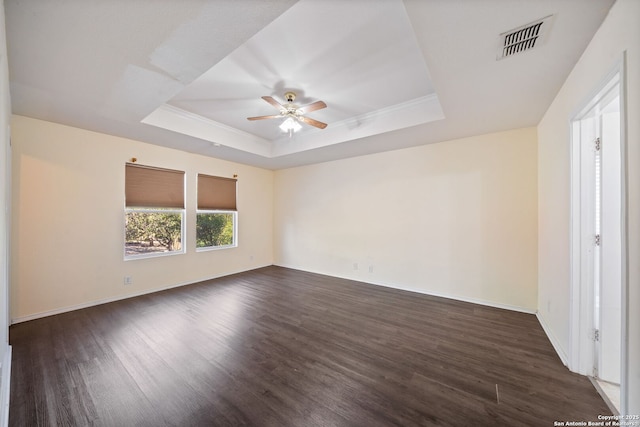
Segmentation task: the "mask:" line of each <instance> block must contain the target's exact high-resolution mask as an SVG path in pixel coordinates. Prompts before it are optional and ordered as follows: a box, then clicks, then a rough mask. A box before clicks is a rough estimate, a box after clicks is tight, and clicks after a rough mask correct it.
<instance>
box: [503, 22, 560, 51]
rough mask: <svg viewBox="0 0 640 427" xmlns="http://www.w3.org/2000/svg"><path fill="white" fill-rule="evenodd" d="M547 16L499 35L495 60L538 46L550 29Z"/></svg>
mask: <svg viewBox="0 0 640 427" xmlns="http://www.w3.org/2000/svg"><path fill="white" fill-rule="evenodd" d="M552 17H553V15H549V16H547V17H544V18H542V19H539V20H537V21H535V22H532V23H530V24H527V25H523V26H522V27H518V28H515V29H513V30H510V31H507V32H505V33H502V34H500V42H499V46H498V55H497V59H503V58H507V57H509V56H513V55H515V54H517V53H521V52H526V51H528V50H531V49H533V48H534V47H537V46H540V45H541V44H542V43H543V41H544V38H545V36H546V35H547V34H548V33H549V29H550V27H551V18H552Z"/></svg>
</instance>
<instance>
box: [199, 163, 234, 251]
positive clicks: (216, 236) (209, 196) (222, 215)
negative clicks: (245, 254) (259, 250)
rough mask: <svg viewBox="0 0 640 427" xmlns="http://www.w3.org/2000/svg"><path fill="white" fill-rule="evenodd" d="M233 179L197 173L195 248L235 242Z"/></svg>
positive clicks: (209, 247)
mask: <svg viewBox="0 0 640 427" xmlns="http://www.w3.org/2000/svg"><path fill="white" fill-rule="evenodd" d="M237 217H238V215H237V210H236V179H231V178H222V177H218V176H210V175H203V174H198V211H197V213H196V249H198V250H203V249H218V248H229V247H235V246H237Z"/></svg>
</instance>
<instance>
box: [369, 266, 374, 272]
mask: <svg viewBox="0 0 640 427" xmlns="http://www.w3.org/2000/svg"><path fill="white" fill-rule="evenodd" d="M369 273H373V265H370V266H369Z"/></svg>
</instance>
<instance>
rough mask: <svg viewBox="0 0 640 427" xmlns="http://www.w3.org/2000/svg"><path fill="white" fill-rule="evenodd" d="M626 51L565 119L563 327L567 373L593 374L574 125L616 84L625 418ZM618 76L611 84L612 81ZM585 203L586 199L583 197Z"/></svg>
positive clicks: (590, 293)
mask: <svg viewBox="0 0 640 427" xmlns="http://www.w3.org/2000/svg"><path fill="white" fill-rule="evenodd" d="M625 71H626V52H623V54H622V55H621V57H620V58H619V59H618V60H617V61H616V63H615V64H614V66H613V67H612V69H611V71H610V72H609V73H607V75H606V76H605V77H604V78H603V79H602V80H601V81H600V83H599V84H598V85H597V86H596V88H595V89H594V90H592V91H591V92H590V94H589V96H588V97H587V98H586V100H585V101H584V102H583V103H582V104H581V105H580V107H579V108H578V109H577V110H576V111H575V113H574V114H572V115H571V117H570V119H569V129H570V161H571V165H570V175H571V176H570V194H571V199H570V205H571V206H570V218H569V221H570V281H571V287H570V325H569V345H570V352H569V359H568V362H569V369H570V370H571V371H573V372H577V373H579V374H582V375H589V376H591V375H592V374H593V367H594V366H595V356H596V355H595V351H596V348H595V345H594V341H593V324H594V313H593V307H594V289H593V281H592V280H585V279H589V278H590V277H591V276H592V274H593V273H592V271H589V264H588V263H587V262H585V261H587V260H585V256H588V255H586V254H585V249H584V244H585V243H584V241H583V233H584V232H583V230H582V228H583V227H584V224H583V223H582V214H581V206H582V204H583V203H584V202H585V197H586V198H589V197H591V196H590V195H588V194H584V193H585V192H584V188H583V186H582V185H581V183H582V167H581V147H580V143H579V142H580V136H579V134H576V132H577V131H578V130H577V129H576V126H577V125H578V124H579V122H580V119H581V118H582V117H584V115H585V114H586V113H587V112H588V111H590V110H591V109H592V108H593V107H594V106H595V105H596V104H597V103H598V102H599V101H600V100H601V98H602V96H603V95H604V94H606V93H608V92H609V91H610V90H611V88H612V87H613V86H614V85H615V84H618V85H619V86H618V88H619V95H620V144H621V146H620V175H621V183H620V185H621V195H620V196H621V206H620V211H621V219H620V220H621V221H620V224H621V246H622V247H621V258H622V259H621V269H622V274H621V279H622V280H621V281H622V283H621V287H622V288H621V298H622V301H621V308H622V310H621V311H622V313H621V317H622V318H621V337H620V342H621V348H620V356H621V360H620V413H621V414H625V413H626V411H627V408H628V401H627V389H628V384H627V372H628V341H629V339H628V333H629V327H628V326H629V322H628V318H629V316H628V313H629V307H628V286H629V285H628V283H629V280H628V276H629V269H628V233H627V223H628V208H627V198H628V190H627V188H628V184H627V180H628V173H627V131H626V127H627V115H626V110H627V109H626V104H627V102H626V92H627V90H626V72H625ZM616 75H618V79H617V82H613V79H614V78H615V76H616ZM587 200H588V199H587Z"/></svg>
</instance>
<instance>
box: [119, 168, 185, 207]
mask: <svg viewBox="0 0 640 427" xmlns="http://www.w3.org/2000/svg"><path fill="white" fill-rule="evenodd" d="M125 200H126V206H127V207H145V208H178V209H184V172H183V171H177V170H172V169H162V168H155V167H151V166H143V165H134V164H131V163H127V164H126V168H125Z"/></svg>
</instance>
